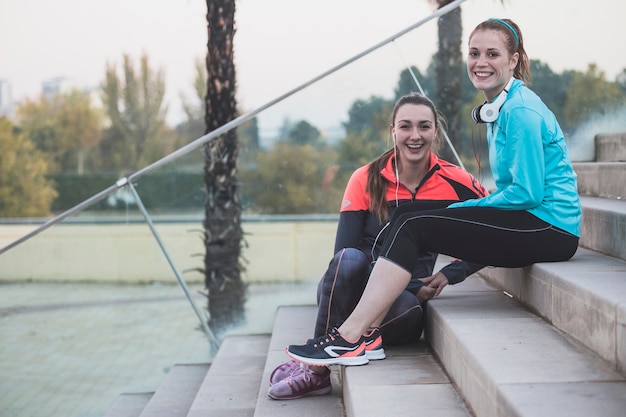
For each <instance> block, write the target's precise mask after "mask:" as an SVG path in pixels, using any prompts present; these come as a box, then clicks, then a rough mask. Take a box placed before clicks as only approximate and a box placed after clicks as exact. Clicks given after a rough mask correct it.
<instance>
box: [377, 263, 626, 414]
mask: <svg viewBox="0 0 626 417" xmlns="http://www.w3.org/2000/svg"><path fill="white" fill-rule="evenodd" d="M572 263H573V264H575V263H576V262H575V261H574V262H572ZM564 264H567V263H564ZM549 292H552V293H554V291H549ZM622 299H624V298H622ZM569 314H571V315H577V314H576V313H573V312H569ZM577 317H578V322H579V323H580V324H581V325H585V326H587V324H583V323H584V322H586V321H587V320H589V319H590V317H589V316H587V315H582V316H581V315H577ZM426 337H427V340H428V341H429V343H430V345H431V346H432V347H433V349H434V351H435V352H436V354H437V355H438V357H439V359H440V360H441V362H442V363H443V365H444V366H445V369H446V372H447V373H448V375H449V376H450V378H451V379H452V380H453V381H454V383H455V384H456V386H457V388H458V390H459V392H460V393H461V395H462V396H463V398H464V400H465V401H466V403H467V404H468V406H469V407H470V408H471V409H472V411H473V413H474V415H476V416H480V417H503V416H515V417H531V416H532V417H544V416H545V417H548V416H549V417H553V416H557V415H558V416H568V417H577V416H581V417H582V416H584V417H588V416H603V417H618V416H619V417H621V416H623V415H624V410H626V380H625V379H624V377H623V376H622V375H620V374H619V373H618V372H617V371H616V370H615V369H614V368H613V366H612V365H611V364H609V363H607V362H606V361H605V360H603V359H602V358H600V357H599V356H597V355H596V354H594V353H593V352H592V351H590V350H589V349H587V348H586V347H584V346H582V345H581V344H580V343H577V342H576V341H575V340H573V339H572V338H570V337H569V336H567V335H566V334H564V333H563V332H561V331H559V330H558V329H556V328H555V327H554V326H551V325H550V324H549V323H547V322H546V321H544V320H542V319H541V318H539V317H537V316H536V315H534V314H533V313H532V312H530V311H529V310H527V309H526V308H525V307H524V306H523V305H522V304H521V303H519V302H518V300H516V299H515V298H512V297H509V296H507V295H506V294H505V293H503V292H502V291H501V290H498V289H496V288H494V287H492V286H490V285H488V284H487V283H486V282H485V281H484V280H483V279H481V278H479V277H476V276H473V277H470V278H468V279H467V280H466V282H464V283H462V284H460V285H456V286H449V287H448V288H446V290H445V291H444V293H442V295H441V296H440V297H438V298H437V299H434V300H431V301H429V302H428V306H427V320H426ZM388 363H391V361H390V362H388ZM383 365H387V364H383ZM387 366H388V365H387ZM420 405H421V404H418V405H416V407H415V409H416V410H419V409H420V408H419V407H420Z"/></svg>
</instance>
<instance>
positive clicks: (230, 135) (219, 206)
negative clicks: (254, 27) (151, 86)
mask: <svg viewBox="0 0 626 417" xmlns="http://www.w3.org/2000/svg"><path fill="white" fill-rule="evenodd" d="M206 4H207V33H208V51H207V56H206V67H207V74H208V80H207V94H206V97H205V110H206V113H205V124H206V132H211V131H214V130H215V129H217V128H219V127H220V126H223V125H224V124H226V123H228V122H230V121H231V120H233V119H235V118H236V117H237V100H236V94H235V93H236V73H235V62H234V59H233V56H234V55H233V38H234V35H235V0H207V2H206ZM237 153H238V146H237V132H236V130H234V129H233V130H230V131H228V132H226V133H224V134H223V135H221V136H219V137H217V138H216V139H215V140H212V141H210V142H209V143H207V144H206V145H205V148H204V161H205V162H204V182H205V185H206V193H207V196H206V203H205V207H204V210H205V218H204V224H203V226H204V246H205V249H206V252H205V256H204V273H205V285H206V287H207V290H208V292H209V301H208V304H209V305H208V308H209V313H210V316H211V318H210V321H209V324H210V325H211V326H213V327H214V328H216V331H217V332H221V331H223V330H224V329H225V328H226V326H228V325H231V324H236V323H238V322H239V321H241V320H242V319H243V312H244V303H245V298H246V286H245V284H244V283H243V281H242V279H241V272H242V270H243V266H242V264H241V262H240V258H241V249H242V244H243V229H242V227H241V202H240V200H239V191H238V182H237V156H238V155H237Z"/></svg>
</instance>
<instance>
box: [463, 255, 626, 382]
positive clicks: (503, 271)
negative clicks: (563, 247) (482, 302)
mask: <svg viewBox="0 0 626 417" xmlns="http://www.w3.org/2000/svg"><path fill="white" fill-rule="evenodd" d="M480 276H482V277H484V278H485V279H487V280H488V281H489V282H490V283H492V284H493V285H495V286H496V287H498V288H501V289H503V290H505V291H507V292H508V293H510V294H511V295H512V296H513V297H515V298H517V299H518V300H519V301H520V302H522V303H523V304H524V305H526V306H527V307H529V308H530V309H532V310H533V311H535V312H537V313H538V314H539V315H540V316H541V317H543V318H544V319H545V320H546V321H548V322H549V323H552V324H553V325H554V326H555V327H556V328H558V329H560V330H562V331H563V332H565V333H567V334H568V335H570V336H572V337H573V338H574V339H576V340H578V341H579V342H580V343H582V344H583V345H585V346H587V347H588V348H589V349H591V350H593V351H594V352H596V353H597V354H598V355H599V356H601V357H602V358H603V359H605V360H607V361H608V362H609V363H611V364H612V365H613V366H614V367H615V368H616V369H617V370H618V371H620V372H622V373H626V301H625V300H626V262H624V261H621V260H618V259H615V258H611V257H608V256H604V255H601V254H599V253H595V252H592V251H589V250H586V249H579V250H578V252H576V254H575V255H574V257H573V258H572V259H571V260H570V261H568V262H555V263H541V264H535V265H532V266H529V267H526V268H517V269H507V268H485V269H483V270H482V271H480ZM461 285H463V284H461Z"/></svg>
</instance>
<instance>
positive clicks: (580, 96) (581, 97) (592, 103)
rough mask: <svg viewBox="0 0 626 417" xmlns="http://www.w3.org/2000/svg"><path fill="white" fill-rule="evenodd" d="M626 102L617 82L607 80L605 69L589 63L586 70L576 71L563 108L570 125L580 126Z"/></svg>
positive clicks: (625, 97)
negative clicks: (602, 69)
mask: <svg viewBox="0 0 626 417" xmlns="http://www.w3.org/2000/svg"><path fill="white" fill-rule="evenodd" d="M624 104H626V96H625V95H624V93H623V92H622V91H621V89H620V88H619V85H618V84H617V83H616V82H610V81H607V80H606V75H605V73H604V71H601V70H600V69H599V68H598V67H597V66H596V64H589V67H588V68H587V71H586V72H584V73H583V72H576V73H574V75H573V77H572V82H571V84H570V86H569V89H568V90H567V102H566V103H565V108H564V109H563V112H564V116H565V121H566V122H567V125H568V126H574V127H575V126H578V125H579V124H580V123H583V122H585V121H587V120H589V118H591V117H592V116H595V115H606V114H608V113H610V112H611V111H612V110H615V109H616V108H617V107H620V106H623V105H624Z"/></svg>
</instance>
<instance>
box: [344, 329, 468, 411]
mask: <svg viewBox="0 0 626 417" xmlns="http://www.w3.org/2000/svg"><path fill="white" fill-rule="evenodd" d="M385 352H386V353H387V358H386V359H385V360H382V361H372V362H370V363H369V364H368V365H366V366H351V367H343V368H342V375H343V378H342V379H343V397H344V404H345V407H346V416H347V417H368V416H394V417H411V416H415V415H428V416H446V417H470V416H471V414H470V413H469V411H468V410H467V408H466V407H465V405H464V403H463V399H462V398H461V397H460V396H459V394H458V393H457V392H456V389H455V387H454V385H453V384H452V383H451V382H450V379H449V378H448V376H447V375H446V373H445V371H444V370H443V367H442V366H441V364H440V363H439V362H438V361H437V359H436V358H435V357H434V356H433V353H432V351H431V349H430V347H429V346H428V344H427V343H426V341H425V340H424V339H423V338H422V339H421V340H420V341H419V342H417V343H414V344H412V345H406V346H398V347H386V348H385Z"/></svg>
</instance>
